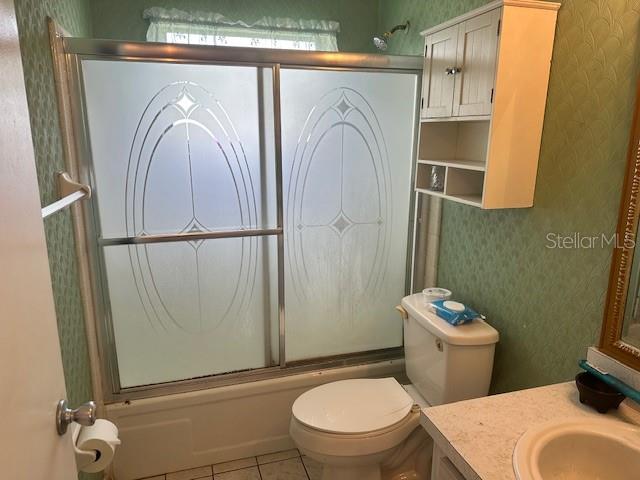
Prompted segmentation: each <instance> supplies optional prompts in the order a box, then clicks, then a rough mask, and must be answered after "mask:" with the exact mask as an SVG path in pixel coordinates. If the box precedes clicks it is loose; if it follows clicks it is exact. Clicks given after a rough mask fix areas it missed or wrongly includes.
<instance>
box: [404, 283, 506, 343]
mask: <svg viewBox="0 0 640 480" xmlns="http://www.w3.org/2000/svg"><path fill="white" fill-rule="evenodd" d="M402 306H403V307H404V309H405V310H406V311H407V313H408V314H409V316H410V317H413V318H414V319H415V320H416V321H417V322H418V324H420V325H421V326H422V327H423V328H425V329H427V330H428V331H429V332H431V333H432V334H433V335H435V336H437V337H438V338H440V339H442V340H443V341H444V342H445V343H448V344H449V345H469V346H471V345H491V344H493V343H497V342H498V339H499V335H498V331H497V330H496V329H495V328H493V327H492V326H491V325H489V324H488V323H487V322H485V321H484V320H482V319H476V320H473V321H472V322H469V323H465V324H464V325H458V326H455V327H454V326H453V325H451V324H449V323H448V322H446V321H445V320H443V319H442V318H440V317H438V316H437V315H436V314H435V313H433V312H430V311H429V309H428V307H427V305H426V304H425V302H424V297H423V295H422V293H416V294H413V295H409V296H408V297H404V298H403V299H402Z"/></svg>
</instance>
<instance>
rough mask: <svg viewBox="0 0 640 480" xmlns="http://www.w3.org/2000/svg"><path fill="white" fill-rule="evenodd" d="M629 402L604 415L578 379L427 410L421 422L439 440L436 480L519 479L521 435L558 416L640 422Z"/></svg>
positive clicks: (434, 456) (638, 412)
mask: <svg viewBox="0 0 640 480" xmlns="http://www.w3.org/2000/svg"><path fill="white" fill-rule="evenodd" d="M636 408H638V407H637V406H636V407H634V406H633V404H631V403H628V401H625V402H623V403H622V405H620V407H619V409H618V410H614V411H611V412H609V413H608V414H606V415H600V414H598V413H596V412H595V410H593V409H591V408H590V407H587V406H585V405H582V404H581V403H580V401H579V400H578V390H577V389H576V386H575V384H574V383H573V382H570V383H560V384H556V385H548V386H544V387H539V388H532V389H528V390H520V391H516V392H512V393H506V394H502V395H493V396H490V397H484V398H478V399H474V400H467V401H464V402H458V403H453V404H448V405H440V406H437V407H430V408H425V409H423V411H422V418H421V424H422V426H423V427H424V428H425V429H426V430H427V432H428V433H429V435H430V436H431V437H432V438H433V439H434V452H433V470H432V480H462V479H466V480H478V479H483V480H514V479H516V478H517V477H516V474H515V471H514V467H513V454H514V449H515V447H516V444H517V442H518V440H519V439H520V437H521V436H522V435H523V434H524V433H525V432H527V431H529V430H530V429H532V428H535V427H537V426H538V425H541V424H544V423H545V422H550V421H553V420H558V421H560V420H567V419H570V418H576V419H577V420H585V421H591V420H602V419H614V420H622V421H625V422H627V423H629V424H632V425H635V426H638V425H640V409H638V410H636Z"/></svg>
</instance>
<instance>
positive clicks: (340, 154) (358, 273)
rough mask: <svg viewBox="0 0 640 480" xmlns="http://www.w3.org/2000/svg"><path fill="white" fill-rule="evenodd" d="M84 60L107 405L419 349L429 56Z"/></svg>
mask: <svg viewBox="0 0 640 480" xmlns="http://www.w3.org/2000/svg"><path fill="white" fill-rule="evenodd" d="M64 49H65V55H66V60H67V65H68V69H69V71H70V72H72V74H71V75H70V77H71V78H70V82H71V90H72V92H74V94H73V95H72V97H73V98H72V110H73V112H74V121H75V128H74V130H75V133H76V143H77V145H76V149H77V150H78V152H80V154H79V155H78V158H79V159H80V161H79V163H80V164H79V165H78V171H79V173H80V176H81V178H82V180H83V181H85V182H87V183H89V184H90V185H91V186H92V188H93V192H94V195H93V196H92V199H91V201H90V202H88V204H87V207H86V208H85V216H84V224H85V225H86V238H87V241H88V245H89V247H90V248H89V259H90V266H91V272H92V276H93V279H92V283H93V297H94V303H95V305H96V307H95V310H96V321H97V323H98V337H99V347H100V357H101V360H102V367H103V377H104V380H103V386H104V389H105V393H106V397H107V400H118V399H122V398H136V397H144V396H150V395H157V394H160V393H167V392H177V391H181V390H188V389H195V388H202V387H203V386H213V385H221V384H229V383H238V382H243V381H249V380H253V379H258V378H268V377H273V376H278V375H286V374H290V373H294V372H298V371H302V370H308V369H314V368H315V369H317V368H319V367H324V366H335V365H344V364H349V363H354V362H360V363H362V362H366V361H373V360H376V359H384V358H395V357H397V356H398V355H399V354H400V353H401V348H402V324H401V322H400V321H399V320H398V319H397V315H396V314H395V312H394V306H395V305H397V303H398V302H399V300H400V298H401V297H402V296H403V295H404V294H406V293H407V292H408V290H409V289H410V282H411V271H412V265H411V263H412V255H411V252H412V244H413V236H414V229H413V218H414V201H413V195H412V186H413V185H412V182H413V180H412V178H413V171H412V165H413V164H414V162H413V159H414V156H415V141H416V120H417V111H418V109H417V100H418V97H419V94H418V92H419V82H420V78H419V73H420V72H419V68H420V59H418V58H414V57H392V56H383V55H366V54H346V53H322V52H295V51H277V50H261V49H244V48H221V47H206V46H187V45H169V44H152V43H132V42H115V41H102V40H91V39H73V38H65V39H64Z"/></svg>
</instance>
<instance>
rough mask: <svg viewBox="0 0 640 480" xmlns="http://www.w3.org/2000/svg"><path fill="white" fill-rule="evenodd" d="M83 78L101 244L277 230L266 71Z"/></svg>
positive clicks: (92, 63) (135, 67) (159, 66)
mask: <svg viewBox="0 0 640 480" xmlns="http://www.w3.org/2000/svg"><path fill="white" fill-rule="evenodd" d="M82 69H83V75H84V84H85V94H86V111H87V119H88V124H89V135H90V142H91V150H92V161H93V172H94V181H95V185H94V187H95V193H96V201H97V205H98V212H99V220H100V230H101V232H100V233H101V235H102V236H103V237H113V236H116V237H121V236H135V235H146V234H159V233H177V232H187V231H210V230H221V229H236V228H257V227H273V226H274V225H275V218H276V215H275V211H276V206H275V193H274V191H275V186H274V185H275V184H274V179H275V176H274V160H273V127H272V123H273V110H272V108H273V107H272V104H271V103H272V98H273V96H272V93H271V92H272V78H271V71H270V70H264V69H261V68H255V67H236V66H219V65H177V64H165V63H144V62H120V61H105V60H84V61H83V62H82Z"/></svg>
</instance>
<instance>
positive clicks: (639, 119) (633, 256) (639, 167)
mask: <svg viewBox="0 0 640 480" xmlns="http://www.w3.org/2000/svg"><path fill="white" fill-rule="evenodd" d="M639 87H640V85H639ZM627 158H628V160H627V171H626V174H625V179H624V184H623V188H622V202H621V205H620V213H619V215H618V227H617V230H616V242H615V247H614V251H613V260H612V262H611V276H610V278H609V291H608V293H607V304H606V309H605V318H604V323H603V328H602V335H601V337H600V350H602V351H603V352H604V353H606V354H607V355H609V356H611V357H613V358H615V359H616V360H619V361H621V362H622V363H624V364H626V365H629V366H631V367H633V368H635V369H636V370H640V247H639V248H638V249H637V250H638V251H636V248H635V246H636V238H637V230H638V215H639V213H640V205H638V202H640V88H639V90H638V95H637V96H636V109H635V114H634V118H633V124H632V127H631V135H630V142H629V152H628V157H627Z"/></svg>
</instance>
